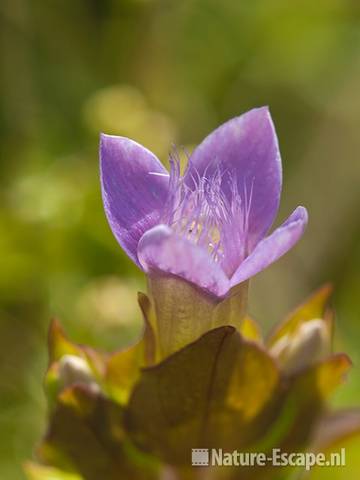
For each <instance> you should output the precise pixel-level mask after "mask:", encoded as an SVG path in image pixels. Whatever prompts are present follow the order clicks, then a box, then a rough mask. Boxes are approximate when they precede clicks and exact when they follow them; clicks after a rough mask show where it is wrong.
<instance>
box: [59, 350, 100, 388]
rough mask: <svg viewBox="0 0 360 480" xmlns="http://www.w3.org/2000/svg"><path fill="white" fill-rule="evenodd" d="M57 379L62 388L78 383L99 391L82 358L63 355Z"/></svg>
mask: <svg viewBox="0 0 360 480" xmlns="http://www.w3.org/2000/svg"><path fill="white" fill-rule="evenodd" d="M59 379H60V381H61V383H62V385H63V386H64V387H69V386H71V385H73V384H75V383H77V384H79V383H80V384H83V385H86V386H88V387H90V388H91V389H93V390H95V391H98V390H99V385H98V384H97V383H96V381H95V378H94V376H93V373H92V371H91V369H90V367H89V365H88V364H87V362H86V361H85V360H84V359H83V358H81V357H77V356H76V355H64V356H63V357H62V358H61V359H60V361H59Z"/></svg>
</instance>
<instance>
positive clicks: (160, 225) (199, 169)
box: [100, 108, 307, 298]
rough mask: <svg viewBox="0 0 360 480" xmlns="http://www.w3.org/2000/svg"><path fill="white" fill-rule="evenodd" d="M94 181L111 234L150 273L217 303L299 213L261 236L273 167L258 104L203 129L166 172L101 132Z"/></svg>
mask: <svg viewBox="0 0 360 480" xmlns="http://www.w3.org/2000/svg"><path fill="white" fill-rule="evenodd" d="M100 159H101V184H102V194H103V200H104V205H105V212H106V215H107V218H108V220H109V223H110V226H111V229H112V231H113V233H114V235H115V237H116V239H117V240H118V242H119V243H120V245H121V246H122V248H123V249H124V250H125V252H126V253H127V254H128V255H129V257H130V258H131V259H132V260H133V261H134V262H135V263H136V264H137V265H138V266H139V267H140V268H142V269H143V270H144V271H145V272H147V273H148V274H149V275H157V274H161V275H164V274H165V275H171V276H175V277H180V278H182V279H184V280H186V281H187V282H190V283H191V284H193V285H196V286H197V287H199V288H200V289H201V290H203V291H205V292H207V293H209V294H211V295H213V296H215V297H218V298H223V297H225V296H226V295H227V294H228V292H229V291H230V290H231V289H232V288H233V287H235V286H236V285H238V284H239V283H241V282H244V281H245V280H248V279H249V278H250V277H252V276H253V275H255V274H256V273H258V272H260V271H261V270H263V269H264V268H266V267H267V266H268V265H270V264H271V263H272V262H274V261H275V260H277V259H278V258H279V257H281V256H282V255H283V254H284V253H286V252H287V251H288V250H289V249H290V248H292V247H293V246H294V244H295V243H296V242H297V241H298V240H299V238H300V237H301V235H302V234H303V232H304V228H305V226H306V223H307V211H306V209H305V208H304V207H297V208H296V209H295V210H294V212H293V213H292V214H291V215H290V217H289V218H288V219H287V220H286V221H285V222H284V223H283V224H282V225H281V226H280V227H279V228H277V229H276V230H275V231H273V232H272V233H271V234H270V235H269V236H266V235H267V232H268V230H269V228H270V227H271V225H272V223H273V221H274V219H275V216H276V214H277V211H278V207H279V200H280V192H281V183H282V171H281V158H280V153H279V147H278V141H277V137H276V133H275V129H274V126H273V123H272V120H271V116H270V113H269V111H268V109H267V108H257V109H253V110H251V111H249V112H247V113H245V114H244V115H241V116H240V117H236V118H234V119H232V120H229V121H228V122H226V123H225V124H223V125H221V126H220V127H219V128H217V129H216V130H215V131H214V132H212V133H211V134H210V135H209V136H208V137H206V138H205V140H204V141H203V142H202V143H201V144H200V145H199V146H198V147H197V148H196V149H195V150H194V152H193V153H192V154H191V155H190V157H189V162H188V166H187V168H186V170H185V173H184V175H183V176H182V175H181V174H180V167H179V160H178V158H177V155H176V154H173V155H172V156H171V162H170V163H171V169H170V173H168V172H167V170H166V169H165V168H164V167H163V165H162V164H161V163H160V161H159V160H158V159H157V158H156V156H155V155H154V154H153V153H151V152H150V151H149V150H147V149H146V148H144V147H142V146H141V145H139V144H138V143H136V142H134V141H132V140H129V139H127V138H124V137H116V136H112V135H101V145H100Z"/></svg>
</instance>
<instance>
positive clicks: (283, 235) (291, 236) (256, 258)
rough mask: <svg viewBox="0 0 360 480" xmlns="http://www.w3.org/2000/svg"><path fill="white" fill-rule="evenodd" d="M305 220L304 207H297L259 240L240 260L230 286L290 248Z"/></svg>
mask: <svg viewBox="0 0 360 480" xmlns="http://www.w3.org/2000/svg"><path fill="white" fill-rule="evenodd" d="M307 220H308V214H307V211H306V208H304V207H297V208H296V209H295V210H294V212H293V213H292V214H291V215H290V217H289V218H288V219H287V220H286V221H285V222H284V223H283V224H282V225H281V226H280V227H279V228H277V229H276V230H275V231H274V232H273V233H272V234H271V235H269V236H268V237H266V238H264V239H263V240H261V242H259V243H258V245H257V246H256V247H255V249H254V251H253V252H252V253H251V254H250V255H249V256H248V257H247V258H246V259H245V260H244V261H243V262H242V264H241V265H240V266H239V268H238V269H237V271H236V272H235V273H234V275H233V277H232V279H231V286H234V285H237V284H238V283H240V282H243V281H244V280H247V279H248V278H250V277H252V276H253V275H255V274H257V273H258V272H260V271H261V270H264V269H265V268H266V267H268V266H269V265H270V264H271V263H273V262H275V260H277V259H278V258H280V257H281V256H282V255H284V254H285V253H286V252H287V251H288V250H290V248H292V247H293V246H294V245H295V243H296V242H297V241H298V240H299V239H300V237H301V236H302V234H303V233H304V230H305V227H306V224H307Z"/></svg>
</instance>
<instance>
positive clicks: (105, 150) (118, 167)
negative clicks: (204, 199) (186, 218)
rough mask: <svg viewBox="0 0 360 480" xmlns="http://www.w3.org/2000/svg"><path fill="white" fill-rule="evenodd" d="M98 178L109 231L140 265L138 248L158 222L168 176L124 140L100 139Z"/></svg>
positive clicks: (138, 147) (156, 162) (149, 155)
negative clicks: (144, 236) (145, 234)
mask: <svg viewBox="0 0 360 480" xmlns="http://www.w3.org/2000/svg"><path fill="white" fill-rule="evenodd" d="M100 175H101V188H102V196H103V202H104V207H105V213H106V216H107V219H108V221H109V224H110V227H111V230H112V231H113V234H114V235H115V237H116V239H117V241H118V242H119V243H120V245H121V246H122V248H123V249H124V250H125V252H126V253H127V254H128V255H129V257H130V258H131V259H132V260H133V261H134V262H135V263H137V264H138V265H139V262H138V259H137V253H136V252H137V245H138V242H139V240H140V238H141V237H142V235H143V234H144V232H146V230H149V229H150V228H152V227H153V226H154V225H155V224H156V223H157V222H158V221H159V211H160V210H161V208H162V206H163V205H164V202H165V200H166V197H167V191H168V182H169V180H168V173H167V171H166V169H165V168H164V167H163V166H162V164H161V163H160V161H159V160H158V159H157V158H156V156H155V155H154V154H153V153H151V152H150V151H149V150H147V149H146V148H144V147H142V146H141V145H139V144H138V143H136V142H133V141H132V140H129V139H128V138H125V137H116V136H113V135H104V134H102V135H101V140H100Z"/></svg>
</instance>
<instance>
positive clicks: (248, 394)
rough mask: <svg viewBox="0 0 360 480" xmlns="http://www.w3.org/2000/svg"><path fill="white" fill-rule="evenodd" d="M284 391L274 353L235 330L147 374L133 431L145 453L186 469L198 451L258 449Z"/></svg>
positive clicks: (220, 331)
mask: <svg viewBox="0 0 360 480" xmlns="http://www.w3.org/2000/svg"><path fill="white" fill-rule="evenodd" d="M278 386H279V372H278V369H277V367H276V365H275V363H274V361H273V360H272V358H271V357H270V356H269V355H268V353H267V352H266V351H264V350H263V349H262V348H260V347H259V345H257V344H255V343H252V342H248V341H246V340H244V339H243V338H242V337H241V336H240V334H239V333H238V332H237V331H236V329H235V328H233V327H230V326H226V327H220V328H217V329H214V330H211V331H210V332H208V333H206V334H205V335H203V336H202V337H200V338H199V339H198V340H197V341H195V342H194V343H192V344H190V345H188V346H186V347H185V348H183V349H182V350H180V351H178V352H176V353H175V354H173V355H171V356H170V357H168V358H167V359H165V360H164V361H163V362H162V363H160V364H158V365H156V366H154V367H150V368H147V369H144V371H143V373H142V376H141V378H140V381H139V383H138V384H137V385H136V386H135V389H134V392H133V395H132V397H131V399H130V404H129V407H128V409H127V412H126V417H125V421H126V427H127V430H128V431H129V434H130V436H131V438H132V439H133V441H134V442H135V444H136V445H138V446H139V447H140V448H142V449H144V450H145V451H148V452H151V453H153V454H155V455H158V456H159V457H160V458H162V459H163V460H165V461H167V462H169V463H173V464H184V465H186V464H189V452H190V449H191V448H196V447H198V448H199V447H200V448H205V447H207V446H209V447H210V446H213V447H219V448H220V447H221V448H224V449H227V448H229V449H231V448H232V449H235V448H241V447H243V446H245V445H248V444H249V443H251V442H254V441H255V440H256V438H258V437H259V436H260V435H261V434H262V433H263V432H262V427H263V425H264V424H266V423H267V421H268V418H264V416H265V417H266V409H267V407H268V406H269V405H270V403H271V400H272V398H273V395H274V393H275V392H276V390H277V388H278ZM270 414H271V413H270Z"/></svg>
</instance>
